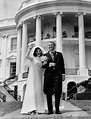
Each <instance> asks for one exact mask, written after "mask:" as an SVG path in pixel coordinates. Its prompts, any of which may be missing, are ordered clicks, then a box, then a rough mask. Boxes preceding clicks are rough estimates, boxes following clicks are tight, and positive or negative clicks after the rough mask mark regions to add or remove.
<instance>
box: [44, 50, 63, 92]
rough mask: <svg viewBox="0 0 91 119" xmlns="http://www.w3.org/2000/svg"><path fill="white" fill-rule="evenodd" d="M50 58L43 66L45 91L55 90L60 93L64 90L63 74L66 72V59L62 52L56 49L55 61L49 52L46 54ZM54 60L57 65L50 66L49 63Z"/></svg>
mask: <svg viewBox="0 0 91 119" xmlns="http://www.w3.org/2000/svg"><path fill="white" fill-rule="evenodd" d="M44 55H45V56H46V57H47V58H48V62H47V64H46V65H44V66H43V67H44V68H45V72H44V93H45V94H54V93H55V90H56V91H58V93H59V94H60V93H61V92H62V74H65V68H64V59H63V55H62V53H61V52H57V51H55V53H54V61H53V60H52V58H51V55H50V53H49V52H47V53H46V54H44ZM50 62H54V63H55V64H56V65H55V67H54V68H53V67H49V63H50Z"/></svg>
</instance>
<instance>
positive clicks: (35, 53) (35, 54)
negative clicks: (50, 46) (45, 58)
mask: <svg viewBox="0 0 91 119" xmlns="http://www.w3.org/2000/svg"><path fill="white" fill-rule="evenodd" d="M38 49H40V48H39V47H36V48H35V50H34V53H33V56H34V57H36V56H37V50H38ZM40 50H41V49H40ZM42 55H43V52H42V50H41V56H42Z"/></svg>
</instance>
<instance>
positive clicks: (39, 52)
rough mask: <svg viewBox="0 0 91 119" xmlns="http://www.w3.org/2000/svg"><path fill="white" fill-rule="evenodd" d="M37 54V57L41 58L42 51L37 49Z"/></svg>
mask: <svg viewBox="0 0 91 119" xmlns="http://www.w3.org/2000/svg"><path fill="white" fill-rule="evenodd" d="M36 54H37V56H38V57H40V56H41V54H42V51H41V49H37V51H36Z"/></svg>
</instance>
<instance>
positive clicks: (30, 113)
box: [28, 110, 37, 115]
mask: <svg viewBox="0 0 91 119" xmlns="http://www.w3.org/2000/svg"><path fill="white" fill-rule="evenodd" d="M36 113H37V112H36V110H34V111H32V112H28V114H29V115H35V114H36Z"/></svg>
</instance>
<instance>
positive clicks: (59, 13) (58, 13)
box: [54, 11, 63, 16]
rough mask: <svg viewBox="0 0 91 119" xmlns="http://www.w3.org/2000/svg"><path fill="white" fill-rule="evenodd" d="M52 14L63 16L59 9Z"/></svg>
mask: <svg viewBox="0 0 91 119" xmlns="http://www.w3.org/2000/svg"><path fill="white" fill-rule="evenodd" d="M54 15H55V16H57V15H61V16H63V12H60V11H59V12H55V13H54Z"/></svg>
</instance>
